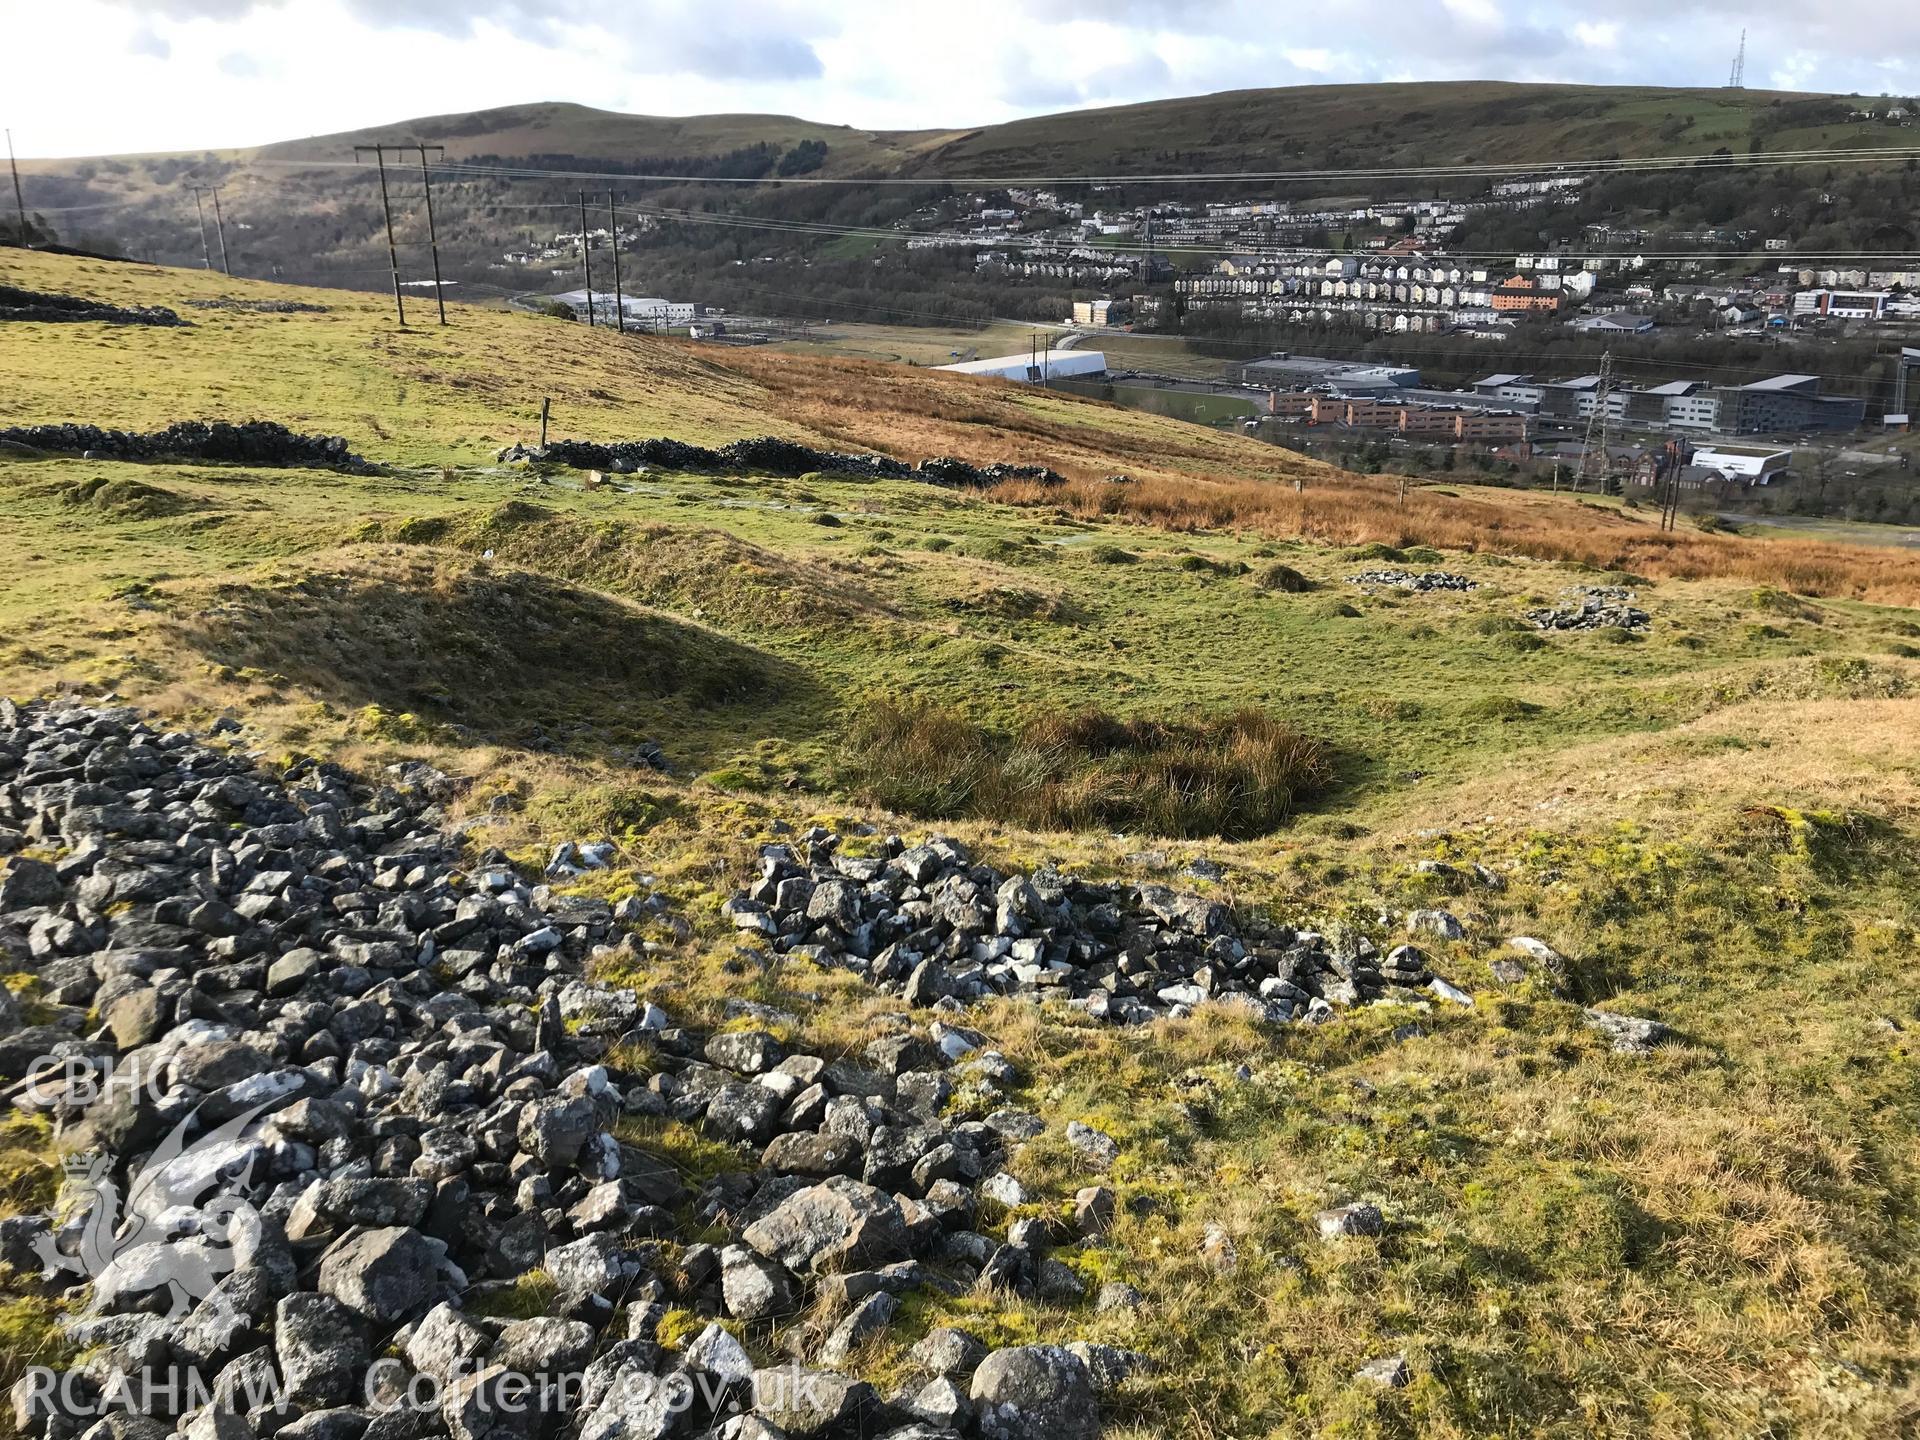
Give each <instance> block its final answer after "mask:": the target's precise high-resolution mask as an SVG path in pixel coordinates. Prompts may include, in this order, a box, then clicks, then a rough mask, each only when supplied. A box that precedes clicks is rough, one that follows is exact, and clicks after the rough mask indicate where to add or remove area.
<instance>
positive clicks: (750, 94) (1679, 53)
mask: <svg viewBox="0 0 1920 1440" xmlns="http://www.w3.org/2000/svg"><path fill="white" fill-rule="evenodd" d="M1743 25H1744V26H1746V27H1747V28H1748V29H1749V31H1750V33H1749V36H1748V40H1747V55H1748V58H1747V83H1748V85H1749V86H1751V87H1755V88H1759V87H1771V88H1779V89H1792V90H1828V91H1859V92H1861V93H1864V94H1879V93H1881V92H1885V91H1892V92H1895V93H1900V94H1910V93H1913V92H1914V91H1916V90H1920V3H1917V0H1823V3H1819V4H1812V5H1809V4H1805V3H1802V0H1793V3H1789V0H1678V3H1676V0H1609V3H1607V4H1604V5H1599V4H1592V3H1581V0H1390V3H1385V4H1382V3H1379V0H1314V3H1312V4H1310V5H1309V4H1302V3H1289V0H1092V3H1089V0H970V3H968V0H960V3H954V0H53V3H49V0H0V34H4V35H6V36H7V39H8V42H9V49H10V51H11V52H12V57H34V56H40V57H45V59H46V62H47V63H44V64H36V63H31V60H29V61H28V63H21V60H20V59H19V58H10V59H9V60H8V62H7V64H6V72H7V74H6V83H5V85H4V86H3V87H0V123H5V124H7V125H9V126H11V127H12V129H13V132H14V140H15V144H16V146H17V147H18V148H19V150H20V153H21V154H23V155H29V156H54V155H79V154H98V153H103V152H116V151H134V150H172V149H199V148H203V147H214V146H228V145H248V144H257V143H262V142H265V141H269V140H282V139H291V138H295V137H298V136H303V135H313V134H324V133H327V132H330V131H336V130H345V129H352V128H356V127H359V126H364V125H373V124H379V123H384V122H388V121H393V120H400V119H405V118H408V117H411V116H417V115H428V114H442V113H446V112H450V111H460V110H471V109H479V108H482V107H485V106H489V105H502V104H513V103H520V102H526V101H533V100H574V101H579V102H582V103H584V104H589V105H597V106H601V107H604V108H607V109H614V110H627V111H638V112H645V113H650V114H664V115H675V114H697V113H701V112H708V111H762V112H765V111H777V112H784V113H790V114H799V115H804V116H807V117H808V118H810V119H815V120H822V121H828V122H835V123H844V124H852V125H860V126H868V127H876V128H881V127H884V128H917V127H929V126H952V125H968V124H982V123H986V122H991V121H995V120H1005V119H1010V118H1013V117H1015V116H1019V115H1030V114H1038V113H1043V112H1046V111H1052V110H1062V109H1069V108H1075V107H1080V106H1088V105H1112V104H1121V103H1125V102H1127V101H1134V100H1152V99H1158V98H1162V97H1165V96H1170V95H1187V94H1198V93H1202V92H1206V91H1212V90H1226V89H1235V88H1240V87H1244V86H1262V85H1296V84H1311V83H1325V82H1333V81H1364V80H1439V79H1474V78H1495V79H1509V80H1562V81H1583V82H1591V83H1616V84H1618V83H1638V84H1662V85H1718V84H1723V83H1725V81H1726V78H1727V68H1728V65H1729V63H1730V61H1731V59H1732V55H1733V50H1734V47H1735V45H1736V44H1737V42H1738V40H1739V35H1740V30H1741V27H1742V26H1743Z"/></svg>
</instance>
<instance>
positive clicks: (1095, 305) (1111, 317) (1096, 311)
mask: <svg viewBox="0 0 1920 1440" xmlns="http://www.w3.org/2000/svg"><path fill="white" fill-rule="evenodd" d="M1131 319H1133V306H1132V305H1131V304H1130V303H1129V302H1127V301H1125V300H1109V299H1107V298H1105V297H1102V298H1101V299H1098V300H1076V301H1074V302H1073V323H1074V324H1076V325H1124V324H1126V323H1127V322H1128V321H1129V320H1131Z"/></svg>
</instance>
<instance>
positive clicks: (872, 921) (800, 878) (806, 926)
mask: <svg viewBox="0 0 1920 1440" xmlns="http://www.w3.org/2000/svg"><path fill="white" fill-rule="evenodd" d="M723 908H724V909H725V911H726V913H727V914H728V915H729V916H730V917H731V919H732V921H733V924H734V925H735V927H736V928H738V929H739V930H741V931H742V932H744V933H746V934H749V935H752V936H757V937H759V938H760V939H761V940H762V941H764V942H765V943H766V944H768V945H770V946H771V947H772V948H773V949H774V950H775V951H777V952H779V953H781V954H784V955H787V956H790V957H792V958H794V959H799V960H806V961H811V962H812V963H814V964H817V965H822V966H828V967H838V968H843V969H847V970H852V971H854V972H856V973H858V974H860V975H862V976H864V977H865V978H866V979H867V980H868V981H869V982H871V983H872V984H874V985H876V986H878V987H879V988H880V989H881V990H883V991H885V992H887V993H889V994H898V995H900V996H901V997H902V998H903V999H904V1000H905V1001H906V1002H907V1004H908V1005H909V1006H911V1007H913V1008H916V1009H919V1008H924V1007H928V1006H935V1005H945V1006H946V1007H947V1008H949V1009H953V1008H957V1007H958V1006H961V1005H964V1004H966V1003H969V1002H972V1001H976V1000H980V999H984V998H986V997H989V996H995V995H1010V996H1017V997H1023V998H1027V999H1032V1000H1047V999H1058V1000H1063V1001H1066V1002H1068V1003H1069V1004H1071V1005H1073V1006H1075V1007H1076V1008H1079V1009H1082V1010H1084V1011H1086V1013H1087V1014H1089V1015H1092V1016H1094V1017H1096V1018H1099V1019H1107V1020H1113V1021H1117V1022H1120V1023H1122V1024H1132V1025H1138V1024H1145V1023H1147V1022H1149V1021H1152V1020H1156V1019H1159V1018H1160V1017H1162V1016H1175V1017H1178V1016H1184V1015H1187V1014H1189V1013H1191V1011H1192V1010H1193V1008H1194V1007H1195V1006H1197V1005H1201V1004H1204V1003H1206V1002H1208V1001H1227V1002H1230V1003H1233V1004H1237V1005H1241V1006H1244V1007H1246V1008H1248V1009H1249V1010H1251V1011H1253V1012H1255V1013H1257V1014H1258V1015H1259V1016H1261V1018H1263V1019H1266V1020H1269V1021H1273V1022H1275V1023H1285V1022H1288V1021H1293V1020H1321V1019H1325V1018H1328V1017H1330V1016H1331V1015H1332V1014H1333V1010H1334V1007H1336V1006H1347V1005H1355V1004H1360V1003H1364V1002H1367V1001H1371V1000H1376V999H1379V998H1381V997H1382V996H1384V995H1385V994H1387V992H1388V990H1389V988H1390V987H1396V986H1398V987H1407V988H1425V989H1427V990H1428V991H1430V992H1431V993H1433V994H1436V995H1440V996H1441V997H1442V998H1446V999H1458V1000H1460V1001H1462V1002H1464V1003H1469V1004H1470V1003H1471V1001H1470V1000H1469V999H1467V997H1466V996H1465V995H1464V992H1461V991H1459V990H1457V989H1455V988H1454V987H1453V986H1451V985H1448V984H1447V982H1445V981H1444V980H1441V979H1439V978H1438V977H1436V976H1435V975H1433V973H1432V972H1431V970H1430V969H1429V968H1428V964H1427V957H1426V955H1425V954H1424V953H1423V952H1422V951H1420V950H1419V949H1418V948H1416V947H1414V946H1412V945H1400V946H1397V947H1395V948H1394V949H1393V950H1391V951H1390V952H1389V953H1388V954H1386V955H1385V956H1381V955H1380V953H1379V951H1378V948H1377V947H1376V946H1375V945H1373V943H1372V942H1371V941H1369V940H1367V939H1365V938H1364V937H1360V936H1354V937H1351V938H1349V939H1346V940H1344V941H1342V942H1341V943H1338V944H1336V943H1333V942H1330V941H1329V940H1328V939H1327V937H1325V936H1323V935H1319V934H1316V933H1314V932H1312V931H1305V930H1294V929H1291V928H1289V927H1286V926H1282V925H1271V924H1268V923H1266V922H1264V921H1261V920H1258V919H1252V918H1240V917H1236V916H1235V915H1234V913H1233V912H1232V911H1231V910H1229V909H1228V908H1227V907H1226V906H1225V905H1223V904H1221V903H1220V902H1218V901H1216V900H1210V899H1208V898H1206V897H1205V896H1202V895H1195V894H1185V893H1181V892H1178V891H1175V890H1172V889H1169V888H1168V887H1166V886H1164V885H1157V884H1144V885H1109V884H1099V883H1094V882H1089V881H1083V880H1079V879H1076V878H1075V877H1073V876H1072V875H1068V874H1065V873H1063V872H1061V871H1058V870H1051V869H1045V870H1038V871H1035V872H1034V873H1032V874H1031V875H1018V874H1015V875H1008V874H1003V873H1002V872H1001V871H998V870H996V869H994V868H993V867H991V866H988V865H982V864H976V863H974V861H973V859H972V857H971V856H970V855H969V854H968V853H967V850H966V847H965V846H963V845H961V844H960V843H959V842H958V841H956V840H950V839H946V838H943V837H934V838H932V839H929V840H928V841H927V842H925V843H924V844H920V845H913V846H909V845H907V844H906V843H905V842H904V841H902V840H901V839H900V838H899V837H898V836H889V837H887V838H886V839H885V840H884V841H881V842H880V843H878V844H877V845H875V846H874V847H873V849H872V850H871V851H869V853H866V854H863V855H858V856H855V855H851V854H843V853H841V839H840V837H839V836H838V835H836V834H834V833H832V832H831V831H828V830H826V829H824V828H816V829H814V830H812V831H809V832H808V833H807V835H805V836H804V837H802V838H801V841H800V843H799V846H798V848H796V847H795V846H793V845H787V844H776V845H769V846H766V847H764V848H763V849H762V851H761V855H760V877H759V879H758V880H756V881H755V882H754V883H753V884H752V885H751V886H750V887H748V888H747V889H746V890H744V891H742V892H740V893H739V894H737V895H735V896H734V897H733V898H732V899H730V900H728V901H727V902H726V904H725V906H724V907H723ZM1433 915H1443V916H1445V919H1446V920H1447V921H1449V922H1451V923H1452V925H1453V926H1454V927H1455V929H1456V930H1457V927H1458V922H1457V921H1454V920H1453V917H1452V916H1450V915H1445V912H1428V911H1419V912H1416V913H1415V916H1414V917H1413V921H1412V922H1410V923H1416V924H1424V923H1425V918H1424V917H1430V916H1433ZM1436 933H1442V934H1443V938H1457V936H1456V935H1451V934H1447V933H1446V932H1436Z"/></svg>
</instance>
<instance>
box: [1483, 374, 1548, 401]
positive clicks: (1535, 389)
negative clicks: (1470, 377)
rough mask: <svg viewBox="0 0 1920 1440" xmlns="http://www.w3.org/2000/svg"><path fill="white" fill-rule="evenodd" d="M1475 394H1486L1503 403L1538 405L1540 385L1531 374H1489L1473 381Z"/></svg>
mask: <svg viewBox="0 0 1920 1440" xmlns="http://www.w3.org/2000/svg"><path fill="white" fill-rule="evenodd" d="M1473 389H1474V393H1475V394H1476V395H1486V396H1489V397H1491V398H1492V399H1494V400H1498V401H1500V402H1501V403H1502V404H1505V405H1512V406H1528V407H1531V408H1533V409H1535V410H1537V409H1539V407H1540V391H1541V387H1540V386H1539V385H1537V384H1535V383H1534V379H1533V377H1532V376H1531V375H1509V374H1500V375H1489V376H1487V378H1486V379H1484V380H1476V381H1474V382H1473Z"/></svg>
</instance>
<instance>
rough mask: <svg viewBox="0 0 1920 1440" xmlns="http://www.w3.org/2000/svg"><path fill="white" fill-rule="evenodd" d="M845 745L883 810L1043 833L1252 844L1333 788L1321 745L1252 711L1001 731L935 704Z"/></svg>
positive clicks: (868, 729) (901, 712)
mask: <svg viewBox="0 0 1920 1440" xmlns="http://www.w3.org/2000/svg"><path fill="white" fill-rule="evenodd" d="M848 738H849V741H850V744H851V750H852V755H853V760H852V766H851V769H852V772H853V773H852V775H851V777H850V778H851V780H852V782H853V784H854V786H855V787H856V788H858V789H859V790H861V791H862V792H863V793H865V794H866V795H868V796H869V797H871V798H872V799H873V800H874V801H875V802H876V803H879V804H882V805H885V806H888V807H889V808H891V809H894V810H899V811H903V812H905V813H906V814H909V815H915V816H920V817H922V818H927V819H938V818H951V817H955V816H981V817H991V818H993V819H997V820H1006V821H1012V822H1017V823H1019V824H1022V825H1027V826H1031V827H1033V828H1036V829H1045V830H1079V829H1103V830H1139V831H1146V832H1150V833H1152V834H1156V835H1166V836H1175V837H1198V836H1220V837H1223V838H1226V839H1230V840H1245V839H1251V838H1254V837H1256V836H1260V835H1265V834H1269V833H1271V832H1272V831H1273V830H1275V829H1277V828H1278V827H1279V826H1280V825H1281V824H1283V823H1284V822H1285V821H1286V819H1287V818H1288V817H1289V816H1290V815H1292V814H1293V813H1294V811H1295V810H1296V808H1297V807H1298V806H1299V805H1300V804H1301V802H1302V801H1305V800H1308V799H1310V798H1312V797H1313V796H1314V795H1317V794H1319V793H1320V792H1321V791H1323V790H1324V789H1325V788H1326V787H1327V785H1328V784H1329V783H1330V781H1331V780H1332V776H1333V763H1332V760H1333V757H1332V752H1331V750H1330V749H1329V747H1328V746H1327V745H1326V744H1325V743H1324V742H1322V741H1320V740H1316V739H1314V738H1312V737H1311V736H1308V735H1304V734H1302V733H1301V732H1299V731H1298V730H1295V729H1294V728H1293V727H1292V726H1290V725H1288V724H1286V723H1285V722H1284V721H1282V720H1279V719H1277V718H1275V717H1274V716H1272V715H1270V714H1268V713H1267V712H1266V711H1264V710H1260V709H1257V708H1254V707H1250V706H1249V707H1243V708H1241V709H1238V710H1233V711H1230V712H1227V713H1225V714H1222V715H1218V716H1213V717H1206V718H1202V719H1197V720H1194V719H1182V720H1162V719H1154V718H1130V719H1123V718H1121V717H1119V716H1115V715H1111V714H1109V713H1107V712H1106V711H1104V710H1099V709H1085V710H1081V711H1078V712H1076V713H1072V714H1066V715H1053V716H1043V717H1039V718H1036V719H1034V720H1031V721H1028V722H1027V723H1025V724H1024V725H1021V726H1019V727H1017V728H1015V729H1014V730H1012V731H1010V732H1000V731H994V730H990V729H987V728H985V727H983V726H980V725H976V724H975V723H973V722H972V721H970V720H968V719H967V718H966V717H964V716H962V715H960V714H958V713H957V712H955V711H953V710H951V709H949V708H947V707H945V706H942V705H938V704H935V703H933V702H931V701H926V700H916V699H906V700H896V699H891V698H887V699H879V700H874V701H871V702H869V703H868V704H867V705H865V706H864V707H863V708H862V711H861V714H860V716H859V718H858V719H857V720H856V721H855V722H854V724H853V725H852V727H851V730H850V733H849V737H848Z"/></svg>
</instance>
